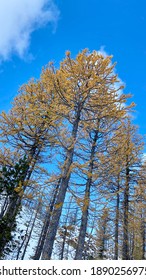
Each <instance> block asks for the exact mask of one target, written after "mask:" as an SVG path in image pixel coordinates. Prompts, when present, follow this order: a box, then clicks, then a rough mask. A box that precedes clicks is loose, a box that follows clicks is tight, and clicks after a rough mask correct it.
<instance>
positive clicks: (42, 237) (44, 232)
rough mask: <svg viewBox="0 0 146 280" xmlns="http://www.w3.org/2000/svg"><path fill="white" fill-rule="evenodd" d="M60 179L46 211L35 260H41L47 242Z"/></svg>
mask: <svg viewBox="0 0 146 280" xmlns="http://www.w3.org/2000/svg"><path fill="white" fill-rule="evenodd" d="M60 181H61V180H60V179H59V181H58V184H57V186H56V189H55V192H54V195H53V199H52V201H51V203H50V207H49V210H48V212H47V213H46V217H45V221H44V225H43V228H42V231H41V235H40V237H39V240H38V244H37V248H36V252H35V255H34V257H33V259H34V260H39V259H40V256H41V253H42V250H43V246H44V242H45V239H46V236H47V231H48V228H49V224H50V218H51V213H52V211H53V208H54V204H55V201H56V197H57V193H58V190H59V186H60Z"/></svg>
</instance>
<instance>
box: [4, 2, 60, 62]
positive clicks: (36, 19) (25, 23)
mask: <svg viewBox="0 0 146 280" xmlns="http://www.w3.org/2000/svg"><path fill="white" fill-rule="evenodd" d="M58 17H59V11H58V9H57V7H56V5H55V4H54V2H53V0H1V1H0V60H7V59H9V58H10V57H11V55H12V53H16V54H17V55H18V56H19V57H21V58H22V57H23V56H24V54H25V52H26V50H27V49H28V47H29V44H30V38H31V33H32V32H33V31H34V30H35V29H37V28H39V27H41V26H43V25H45V24H47V23H49V22H50V23H54V24H56V22H57V20H58Z"/></svg>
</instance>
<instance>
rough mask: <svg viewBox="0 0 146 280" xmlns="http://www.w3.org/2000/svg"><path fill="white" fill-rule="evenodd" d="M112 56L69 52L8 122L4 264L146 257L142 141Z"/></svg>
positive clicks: (0, 204) (3, 122)
mask: <svg viewBox="0 0 146 280" xmlns="http://www.w3.org/2000/svg"><path fill="white" fill-rule="evenodd" d="M130 98H131V95H129V94H124V87H123V85H122V84H121V81H120V79H118V76H117V74H116V70H115V64H113V63H112V57H111V56H106V57H105V56H104V55H102V54H101V53H99V52H96V51H93V52H89V51H88V50H83V51H82V52H80V53H79V54H78V55H77V56H76V58H75V59H74V58H72V57H71V54H70V52H69V51H68V52H66V56H65V58H64V59H63V60H62V62H61V63H60V66H59V67H58V68H57V69H56V68H55V66H54V64H53V63H49V64H48V65H47V66H46V67H44V68H43V70H42V72H41V75H40V78H39V79H38V80H35V79H31V80H30V81H29V82H28V83H26V84H24V85H22V86H21V87H20V89H19V92H18V95H17V96H16V97H15V99H14V101H13V103H12V107H11V110H10V111H9V112H8V113H6V112H2V113H1V115H0V143H1V144H0V259H21V260H22V259H26V258H29V259H34V260H37V259H42V260H49V259H60V260H63V259H75V260H80V259H84V260H88V259H116V260H117V259H119V258H120V259H124V260H126V259H145V257H146V252H145V231H146V220H145V212H146V192H145V180H146V172H145V166H146V163H145V161H144V156H143V153H144V140H143V137H142V136H141V135H140V134H139V132H138V128H137V127H136V126H135V125H134V124H133V123H132V120H131V119H132V117H131V116H132V115H133V108H134V106H135V104H134V103H133V102H132V103H130Z"/></svg>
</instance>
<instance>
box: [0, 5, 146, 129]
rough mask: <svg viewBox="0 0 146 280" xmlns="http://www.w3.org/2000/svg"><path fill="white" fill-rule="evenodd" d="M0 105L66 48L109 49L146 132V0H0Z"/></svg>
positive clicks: (7, 104) (5, 106) (137, 119)
mask: <svg viewBox="0 0 146 280" xmlns="http://www.w3.org/2000/svg"><path fill="white" fill-rule="evenodd" d="M0 25H1V29H0V111H2V110H8V109H9V108H10V107H11V104H10V102H11V101H12V100H13V98H14V97H15V96H16V94H17V90H18V88H19V86H20V85H22V84H23V83H25V82H27V81H28V80H29V79H30V78H31V77H35V78H38V77H39V75H40V72H41V68H42V67H43V66H44V65H46V64H47V63H48V62H49V61H50V60H51V61H52V60H53V61H55V62H56V65H59V62H60V61H61V60H62V58H63V57H64V53H65V51H66V50H70V51H71V53H72V55H73V56H75V55H76V54H77V53H78V52H79V51H80V50H82V49H84V48H89V50H91V51H92V50H99V49H104V50H105V51H106V53H107V54H112V55H113V62H117V65H116V70H117V73H118V75H119V77H120V78H121V79H122V81H123V82H124V83H125V84H126V88H125V93H129V92H130V93H132V94H133V98H132V101H134V102H135V103H136V104H137V107H136V113H135V119H134V122H135V123H136V124H138V125H139V126H140V133H142V134H146V106H145V103H146V102H145V92H146V70H145V69H146V35H145V33H146V1H145V0H139V1H137V0H102V1H98V0H90V1H89V0H84V1H83V0H68V1H67V0H56V1H53V0H31V1H30V0H22V1H20V0H5V1H2V0H1V1H0Z"/></svg>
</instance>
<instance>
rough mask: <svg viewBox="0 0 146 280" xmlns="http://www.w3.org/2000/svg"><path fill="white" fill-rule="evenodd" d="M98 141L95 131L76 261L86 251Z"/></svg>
mask: <svg viewBox="0 0 146 280" xmlns="http://www.w3.org/2000/svg"><path fill="white" fill-rule="evenodd" d="M97 139H98V131H95V135H94V139H93V143H92V147H91V155H90V163H89V170H88V171H89V174H90V176H88V179H87V183H86V189H85V196H84V204H83V209H82V218H81V226H80V232H79V238H78V244H77V248H76V254H75V260H81V259H82V256H83V255H82V254H83V251H84V244H85V237H86V231H87V222H88V210H89V203H90V189H91V184H92V173H93V165H94V156H95V149H96V142H97Z"/></svg>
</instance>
